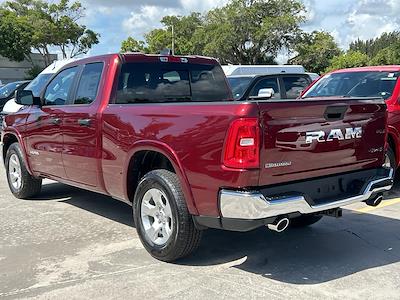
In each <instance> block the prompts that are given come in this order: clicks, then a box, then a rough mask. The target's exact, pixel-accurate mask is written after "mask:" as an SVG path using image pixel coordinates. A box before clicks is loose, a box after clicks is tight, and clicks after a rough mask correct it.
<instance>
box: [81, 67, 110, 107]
mask: <svg viewBox="0 0 400 300" xmlns="http://www.w3.org/2000/svg"><path fill="white" fill-rule="evenodd" d="M102 70H103V63H93V64H87V65H85V67H84V69H83V72H82V75H81V78H80V80H79V85H78V91H77V93H76V98H75V101H74V104H90V103H92V102H93V101H94V100H95V99H96V96H97V91H98V89H99V84H100V79H101V72H102Z"/></svg>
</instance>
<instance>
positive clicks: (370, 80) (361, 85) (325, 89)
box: [302, 66, 400, 170]
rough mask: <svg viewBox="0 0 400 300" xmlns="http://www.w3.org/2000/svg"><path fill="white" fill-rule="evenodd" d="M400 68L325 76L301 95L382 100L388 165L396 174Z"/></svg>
mask: <svg viewBox="0 0 400 300" xmlns="http://www.w3.org/2000/svg"><path fill="white" fill-rule="evenodd" d="M399 76H400V66H373V67H361V68H352V69H342V70H337V71H334V72H331V73H329V74H326V75H325V76H323V77H321V78H320V79H319V80H318V81H316V82H314V83H313V84H312V85H311V86H310V87H309V88H308V89H307V90H306V91H305V92H304V94H303V95H302V98H303V99H310V98H315V97H318V98H319V97H342V98H343V99H347V98H349V99H351V98H354V97H382V98H383V99H384V100H385V101H386V105H387V109H388V112H389V116H388V144H389V145H388V146H389V148H388V151H387V153H386V164H388V165H390V166H391V168H393V169H394V170H396V169H397V167H398V166H399V162H400V159H399V158H400V103H399V99H400V81H399Z"/></svg>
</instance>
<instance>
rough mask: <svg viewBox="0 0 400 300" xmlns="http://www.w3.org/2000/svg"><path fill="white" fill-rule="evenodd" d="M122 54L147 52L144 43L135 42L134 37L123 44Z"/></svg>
mask: <svg viewBox="0 0 400 300" xmlns="http://www.w3.org/2000/svg"><path fill="white" fill-rule="evenodd" d="M120 52H147V51H146V49H145V47H144V42H143V41H138V40H135V39H134V38H133V37H128V38H127V39H126V40H124V41H122V43H121V50H120Z"/></svg>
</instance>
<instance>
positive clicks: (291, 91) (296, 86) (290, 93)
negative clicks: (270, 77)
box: [282, 76, 311, 99]
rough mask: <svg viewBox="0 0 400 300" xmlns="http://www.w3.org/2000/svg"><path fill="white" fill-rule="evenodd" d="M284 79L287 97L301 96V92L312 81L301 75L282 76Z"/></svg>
mask: <svg viewBox="0 0 400 300" xmlns="http://www.w3.org/2000/svg"><path fill="white" fill-rule="evenodd" d="M282 80H283V83H284V85H285V90H286V98H287V99H296V98H298V97H300V95H301V93H302V92H303V91H304V90H305V89H306V87H307V86H309V84H310V83H311V81H310V80H308V79H307V78H305V77H299V76H285V77H282Z"/></svg>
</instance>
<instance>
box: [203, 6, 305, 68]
mask: <svg viewBox="0 0 400 300" xmlns="http://www.w3.org/2000/svg"><path fill="white" fill-rule="evenodd" d="M304 11H305V8H304V5H303V4H302V2H301V1H298V0H232V1H231V2H230V3H228V4H227V5H226V6H224V7H222V8H216V9H213V10H211V11H210V12H208V14H207V15H206V17H205V21H204V26H203V28H202V30H199V31H198V32H197V33H196V35H195V38H196V41H197V42H198V43H199V44H203V45H204V49H203V53H204V54H206V55H210V56H214V57H217V58H219V59H220V61H221V62H222V63H232V64H262V63H265V62H266V61H267V58H270V57H271V56H272V57H276V55H277V54H278V52H279V51H280V50H281V49H283V48H287V49H291V48H292V46H293V43H294V41H295V39H296V37H297V36H298V34H299V33H300V28H299V25H300V24H301V23H302V22H303V21H304V20H305V17H304Z"/></svg>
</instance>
